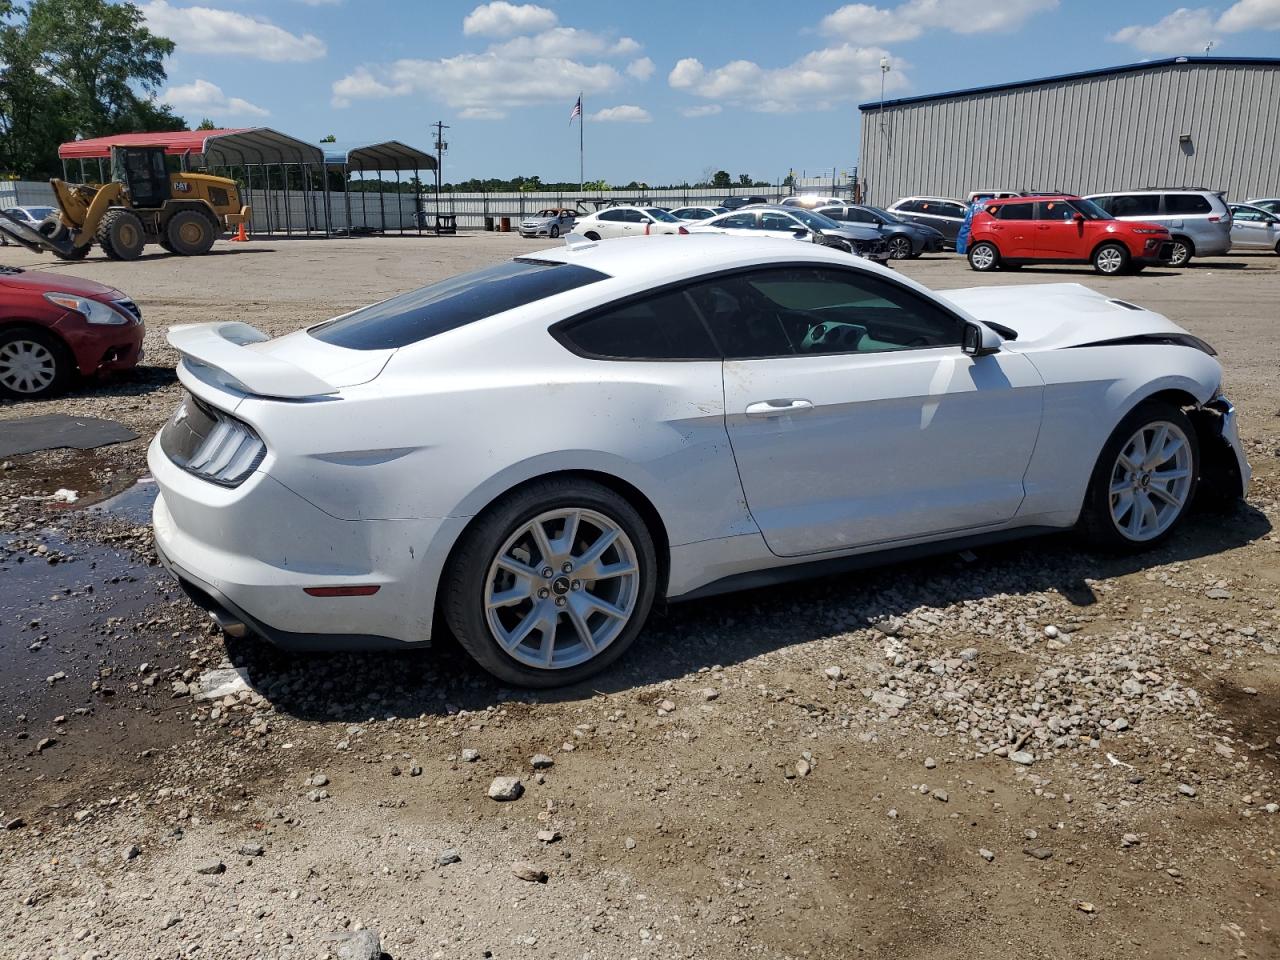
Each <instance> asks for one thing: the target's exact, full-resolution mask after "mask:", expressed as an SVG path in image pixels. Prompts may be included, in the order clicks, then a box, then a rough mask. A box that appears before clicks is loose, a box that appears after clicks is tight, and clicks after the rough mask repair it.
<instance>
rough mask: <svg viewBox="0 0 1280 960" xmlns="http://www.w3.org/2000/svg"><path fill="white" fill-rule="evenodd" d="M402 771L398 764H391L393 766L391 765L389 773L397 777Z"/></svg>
mask: <svg viewBox="0 0 1280 960" xmlns="http://www.w3.org/2000/svg"><path fill="white" fill-rule="evenodd" d="M402 772H403V771H401V769H400V767H399V766H396V765H393V766H392V767H391V775H392V776H393V777H398V776H400V774H401V773H402Z"/></svg>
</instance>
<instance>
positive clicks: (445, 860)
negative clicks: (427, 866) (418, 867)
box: [436, 847, 462, 867]
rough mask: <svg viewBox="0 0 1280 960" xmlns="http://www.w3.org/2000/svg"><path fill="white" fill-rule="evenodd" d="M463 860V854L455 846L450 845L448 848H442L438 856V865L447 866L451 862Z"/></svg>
mask: <svg viewBox="0 0 1280 960" xmlns="http://www.w3.org/2000/svg"><path fill="white" fill-rule="evenodd" d="M461 862H462V855H461V854H459V853H458V851H457V850H455V849H453V847H450V848H449V849H447V850H441V851H440V855H439V856H438V857H436V865H437V866H440V867H447V866H449V864H451V863H461Z"/></svg>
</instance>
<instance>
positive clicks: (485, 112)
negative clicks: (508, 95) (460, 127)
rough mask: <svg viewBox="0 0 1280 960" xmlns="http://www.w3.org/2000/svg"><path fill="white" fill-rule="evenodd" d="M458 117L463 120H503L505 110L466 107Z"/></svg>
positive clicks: (505, 115) (505, 114)
mask: <svg viewBox="0 0 1280 960" xmlns="http://www.w3.org/2000/svg"><path fill="white" fill-rule="evenodd" d="M458 116H460V117H461V118H462V119H463V120H505V119H506V117H507V113H506V111H505V110H493V109H490V108H489V107H467V108H466V109H465V110H462V111H461V112H459V114H458Z"/></svg>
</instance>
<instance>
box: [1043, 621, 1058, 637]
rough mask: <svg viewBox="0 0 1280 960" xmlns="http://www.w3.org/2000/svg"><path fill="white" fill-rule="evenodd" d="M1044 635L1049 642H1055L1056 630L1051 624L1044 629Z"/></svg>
mask: <svg viewBox="0 0 1280 960" xmlns="http://www.w3.org/2000/svg"><path fill="white" fill-rule="evenodd" d="M1044 635H1045V636H1046V637H1048V638H1049V639H1050V640H1056V639H1057V638H1058V628H1057V627H1055V626H1054V625H1053V624H1049V626H1047V627H1045V628H1044Z"/></svg>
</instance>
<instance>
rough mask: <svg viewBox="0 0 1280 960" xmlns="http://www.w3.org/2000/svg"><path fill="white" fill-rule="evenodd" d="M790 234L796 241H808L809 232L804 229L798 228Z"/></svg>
mask: <svg viewBox="0 0 1280 960" xmlns="http://www.w3.org/2000/svg"><path fill="white" fill-rule="evenodd" d="M791 232H792V234H793V235H794V236H795V238H796V239H797V240H807V239H809V231H808V230H806V229H804V228H803V227H798V228H796V229H795V230H792V231H791Z"/></svg>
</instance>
